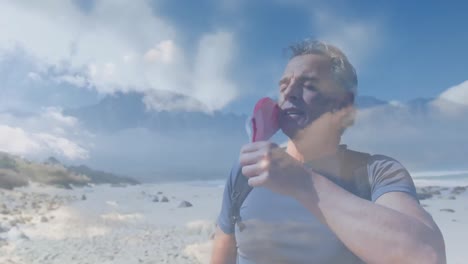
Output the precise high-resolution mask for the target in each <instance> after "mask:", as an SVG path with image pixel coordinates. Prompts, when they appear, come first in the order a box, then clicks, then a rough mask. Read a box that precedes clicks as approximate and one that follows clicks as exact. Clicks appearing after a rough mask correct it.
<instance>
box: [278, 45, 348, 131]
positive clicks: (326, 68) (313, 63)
mask: <svg viewBox="0 0 468 264" xmlns="http://www.w3.org/2000/svg"><path fill="white" fill-rule="evenodd" d="M279 90H280V96H279V101H278V104H279V106H280V109H281V111H280V117H279V124H280V128H281V130H282V131H283V132H284V133H285V134H286V135H287V136H288V137H289V138H294V137H295V136H296V135H297V132H299V131H301V130H303V129H304V128H306V127H307V126H309V125H310V124H312V122H314V121H315V120H316V119H317V118H318V117H320V116H321V115H322V114H324V113H326V112H329V111H331V110H332V109H334V108H337V107H338V102H340V101H343V100H344V99H343V98H344V97H345V94H346V93H345V92H344V91H343V89H341V88H339V87H338V86H337V84H336V82H335V80H334V79H333V76H332V72H331V61H330V59H328V58H327V57H325V56H322V55H318V54H307V55H301V56H296V57H294V58H292V59H291V60H290V61H289V63H288V65H287V66H286V69H285V71H284V73H283V76H282V78H281V80H280V82H279Z"/></svg>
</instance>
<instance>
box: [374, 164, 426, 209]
mask: <svg viewBox="0 0 468 264" xmlns="http://www.w3.org/2000/svg"><path fill="white" fill-rule="evenodd" d="M368 166H369V167H368V170H369V173H370V177H371V181H370V182H371V192H372V201H373V202H375V201H376V200H377V199H378V198H379V197H380V196H382V195H383V194H385V193H388V192H404V193H407V194H409V195H411V196H412V197H414V198H415V199H416V200H418V197H417V194H416V187H415V186H414V182H413V179H412V178H411V176H410V174H409V172H408V170H406V169H405V167H403V165H401V163H399V162H398V161H396V160H394V159H392V158H390V157H387V156H383V155H374V156H372V157H371V160H370V162H369V164H368Z"/></svg>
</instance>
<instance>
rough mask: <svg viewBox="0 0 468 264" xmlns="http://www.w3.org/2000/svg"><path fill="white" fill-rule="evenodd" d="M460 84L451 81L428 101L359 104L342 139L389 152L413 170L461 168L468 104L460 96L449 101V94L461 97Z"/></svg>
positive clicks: (467, 152) (466, 148) (467, 143)
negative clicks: (436, 96) (451, 84)
mask: <svg viewBox="0 0 468 264" xmlns="http://www.w3.org/2000/svg"><path fill="white" fill-rule="evenodd" d="M465 85H466V82H464V83H462V84H460V85H458V86H455V87H451V88H449V89H447V90H446V91H445V92H444V93H442V95H441V96H440V97H439V98H436V99H435V100H433V101H430V102H428V103H427V104H425V103H421V104H418V105H411V104H405V103H389V104H387V105H382V106H378V107H374V108H368V109H363V110H359V111H358V115H357V120H356V122H355V125H354V126H353V127H352V128H350V129H349V130H348V131H347V132H346V133H345V136H344V142H345V143H346V144H348V145H350V146H351V148H353V149H356V150H361V151H368V152H370V153H383V154H386V155H389V156H392V157H394V158H396V159H398V160H400V161H402V162H403V164H404V165H406V166H407V167H408V168H409V169H411V170H412V171H428V170H436V171H443V170H452V171H453V170H466V169H468V165H467V162H466V157H467V156H468V137H467V136H466V135H467V133H468V119H467V116H468V106H467V105H466V104H462V102H463V100H458V103H456V102H454V101H450V100H452V98H451V97H450V96H458V97H461V98H463V96H464V95H465V92H464V89H466V88H463V87H465ZM449 98H450V99H449ZM453 99H455V98H453ZM457 99H458V98H457Z"/></svg>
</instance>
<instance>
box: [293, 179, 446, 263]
mask: <svg viewBox="0 0 468 264" xmlns="http://www.w3.org/2000/svg"><path fill="white" fill-rule="evenodd" d="M310 179H311V183H312V185H311V188H312V189H313V190H309V191H307V190H306V191H303V192H301V193H299V194H298V195H297V196H296V195H295V196H296V198H297V199H298V200H299V201H300V202H301V203H302V204H303V205H304V206H305V207H306V208H307V209H308V210H309V211H311V212H312V213H313V214H314V215H315V216H316V217H318V218H319V219H320V221H321V222H323V223H324V224H326V225H327V226H328V227H329V228H330V229H331V230H332V231H333V232H334V233H335V234H336V235H337V237H338V238H339V239H340V240H341V241H342V242H343V243H344V244H345V245H346V246H347V247H348V248H349V249H350V250H351V251H352V252H353V253H354V254H356V255H357V256H358V257H360V258H361V259H362V260H364V261H366V262H368V263H445V261H446V260H445V246H444V241H443V237H442V234H441V233H440V231H439V229H438V228H437V226H436V224H435V223H434V221H433V220H432V218H431V217H430V215H429V214H427V213H426V212H425V211H424V209H423V208H422V207H421V206H420V205H419V204H418V202H417V201H416V200H415V199H414V198H413V197H411V196H410V195H408V194H406V193H403V192H389V193H386V194H383V195H382V196H380V197H379V198H378V199H377V201H376V202H375V203H372V202H370V201H367V200H364V199H361V198H359V197H357V196H355V195H353V194H351V193H349V192H348V191H346V190H344V189H342V188H341V187H339V186H337V185H336V184H334V183H333V182H331V181H330V180H328V179H327V178H325V177H323V176H321V175H319V174H317V173H314V172H310Z"/></svg>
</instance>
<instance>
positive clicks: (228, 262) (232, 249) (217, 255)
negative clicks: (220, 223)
mask: <svg viewBox="0 0 468 264" xmlns="http://www.w3.org/2000/svg"><path fill="white" fill-rule="evenodd" d="M236 257H237V248H236V239H235V237H234V234H226V233H224V232H223V230H221V228H219V227H216V234H215V239H214V242H213V250H212V253H211V261H210V263H211V264H235V263H236Z"/></svg>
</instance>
